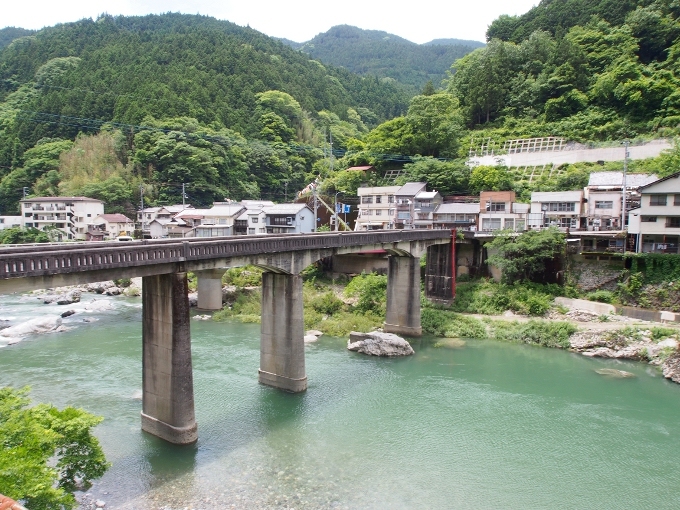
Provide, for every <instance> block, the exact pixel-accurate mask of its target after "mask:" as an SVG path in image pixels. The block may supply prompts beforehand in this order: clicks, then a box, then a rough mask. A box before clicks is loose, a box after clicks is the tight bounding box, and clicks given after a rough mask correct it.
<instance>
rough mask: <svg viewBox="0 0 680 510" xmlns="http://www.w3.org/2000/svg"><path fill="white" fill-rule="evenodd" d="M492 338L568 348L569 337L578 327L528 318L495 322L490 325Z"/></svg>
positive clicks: (566, 323)
mask: <svg viewBox="0 0 680 510" xmlns="http://www.w3.org/2000/svg"><path fill="white" fill-rule="evenodd" d="M491 329H492V331H493V333H492V338H494V339H496V340H503V341H506V342H517V343H526V344H535V345H541V346H543V347H557V348H560V349H568V348H569V346H570V344H569V337H570V336H571V335H573V334H574V333H576V330H577V329H578V328H577V327H576V326H574V325H573V324H571V323H569V322H555V321H540V320H530V321H529V322H525V323H520V322H512V323H507V322H496V323H493V324H492V325H491Z"/></svg>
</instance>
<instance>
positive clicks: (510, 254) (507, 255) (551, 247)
mask: <svg viewBox="0 0 680 510" xmlns="http://www.w3.org/2000/svg"><path fill="white" fill-rule="evenodd" d="M486 246H487V250H488V251H489V259H488V263H489V264H492V265H494V266H496V267H498V268H500V269H501V270H502V271H503V281H504V282H518V281H533V282H544V281H545V280H546V268H547V265H548V264H549V263H551V262H552V261H554V260H555V258H556V257H558V256H559V255H561V254H562V253H564V250H565V248H566V241H565V235H564V234H563V233H562V232H560V231H559V230H558V229H556V228H548V229H544V230H530V231H527V232H525V233H523V234H519V235H517V234H515V233H514V232H502V233H501V234H499V235H498V236H496V237H495V238H494V240H493V241H492V242H490V243H488V244H487V245H486Z"/></svg>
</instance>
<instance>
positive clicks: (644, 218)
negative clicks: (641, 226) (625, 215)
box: [640, 216, 656, 223]
mask: <svg viewBox="0 0 680 510" xmlns="http://www.w3.org/2000/svg"><path fill="white" fill-rule="evenodd" d="M640 221H641V222H643V223H656V216H640Z"/></svg>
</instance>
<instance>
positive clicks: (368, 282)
mask: <svg viewBox="0 0 680 510" xmlns="http://www.w3.org/2000/svg"><path fill="white" fill-rule="evenodd" d="M386 292H387V276H386V275H380V274H375V273H370V274H361V275H359V276H355V277H354V278H352V280H351V281H350V282H349V283H348V284H347V287H345V295H346V296H349V297H357V298H358V300H357V304H356V309H357V310H359V311H360V312H364V313H366V312H369V313H376V314H380V315H384V314H385V307H386V306H387V295H386Z"/></svg>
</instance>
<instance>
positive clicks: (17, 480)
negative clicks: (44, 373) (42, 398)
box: [0, 387, 108, 510]
mask: <svg viewBox="0 0 680 510" xmlns="http://www.w3.org/2000/svg"><path fill="white" fill-rule="evenodd" d="M27 394H28V388H24V389H21V390H15V389H13V388H9V387H5V388H0V443H2V446H3V447H2V449H1V450H0V487H2V492H3V493H4V494H5V495H6V496H9V497H10V498H13V499H16V500H21V501H24V502H25V504H26V506H27V507H28V508H30V509H31V510H55V509H59V508H62V509H67V510H68V509H72V508H74V507H75V506H76V501H75V498H74V496H73V492H74V491H75V490H77V489H78V488H79V487H81V486H85V487H87V486H88V484H89V483H90V482H91V481H92V480H93V479H95V478H99V477H101V476H102V475H103V474H104V472H105V471H106V469H107V468H108V464H107V462H106V459H105V458H104V453H103V451H102V449H101V447H100V446H99V441H98V440H97V438H96V437H94V436H93V435H92V428H93V427H94V426H96V425H97V424H98V423H99V422H101V420H102V418H99V417H97V416H93V415H91V414H89V413H87V412H85V411H83V410H82V409H75V408H73V407H67V408H65V409H63V410H61V411H60V410H59V409H57V408H56V407H54V406H52V405H49V404H38V405H36V406H33V407H29V404H30V401H29V399H28V398H27Z"/></svg>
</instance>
